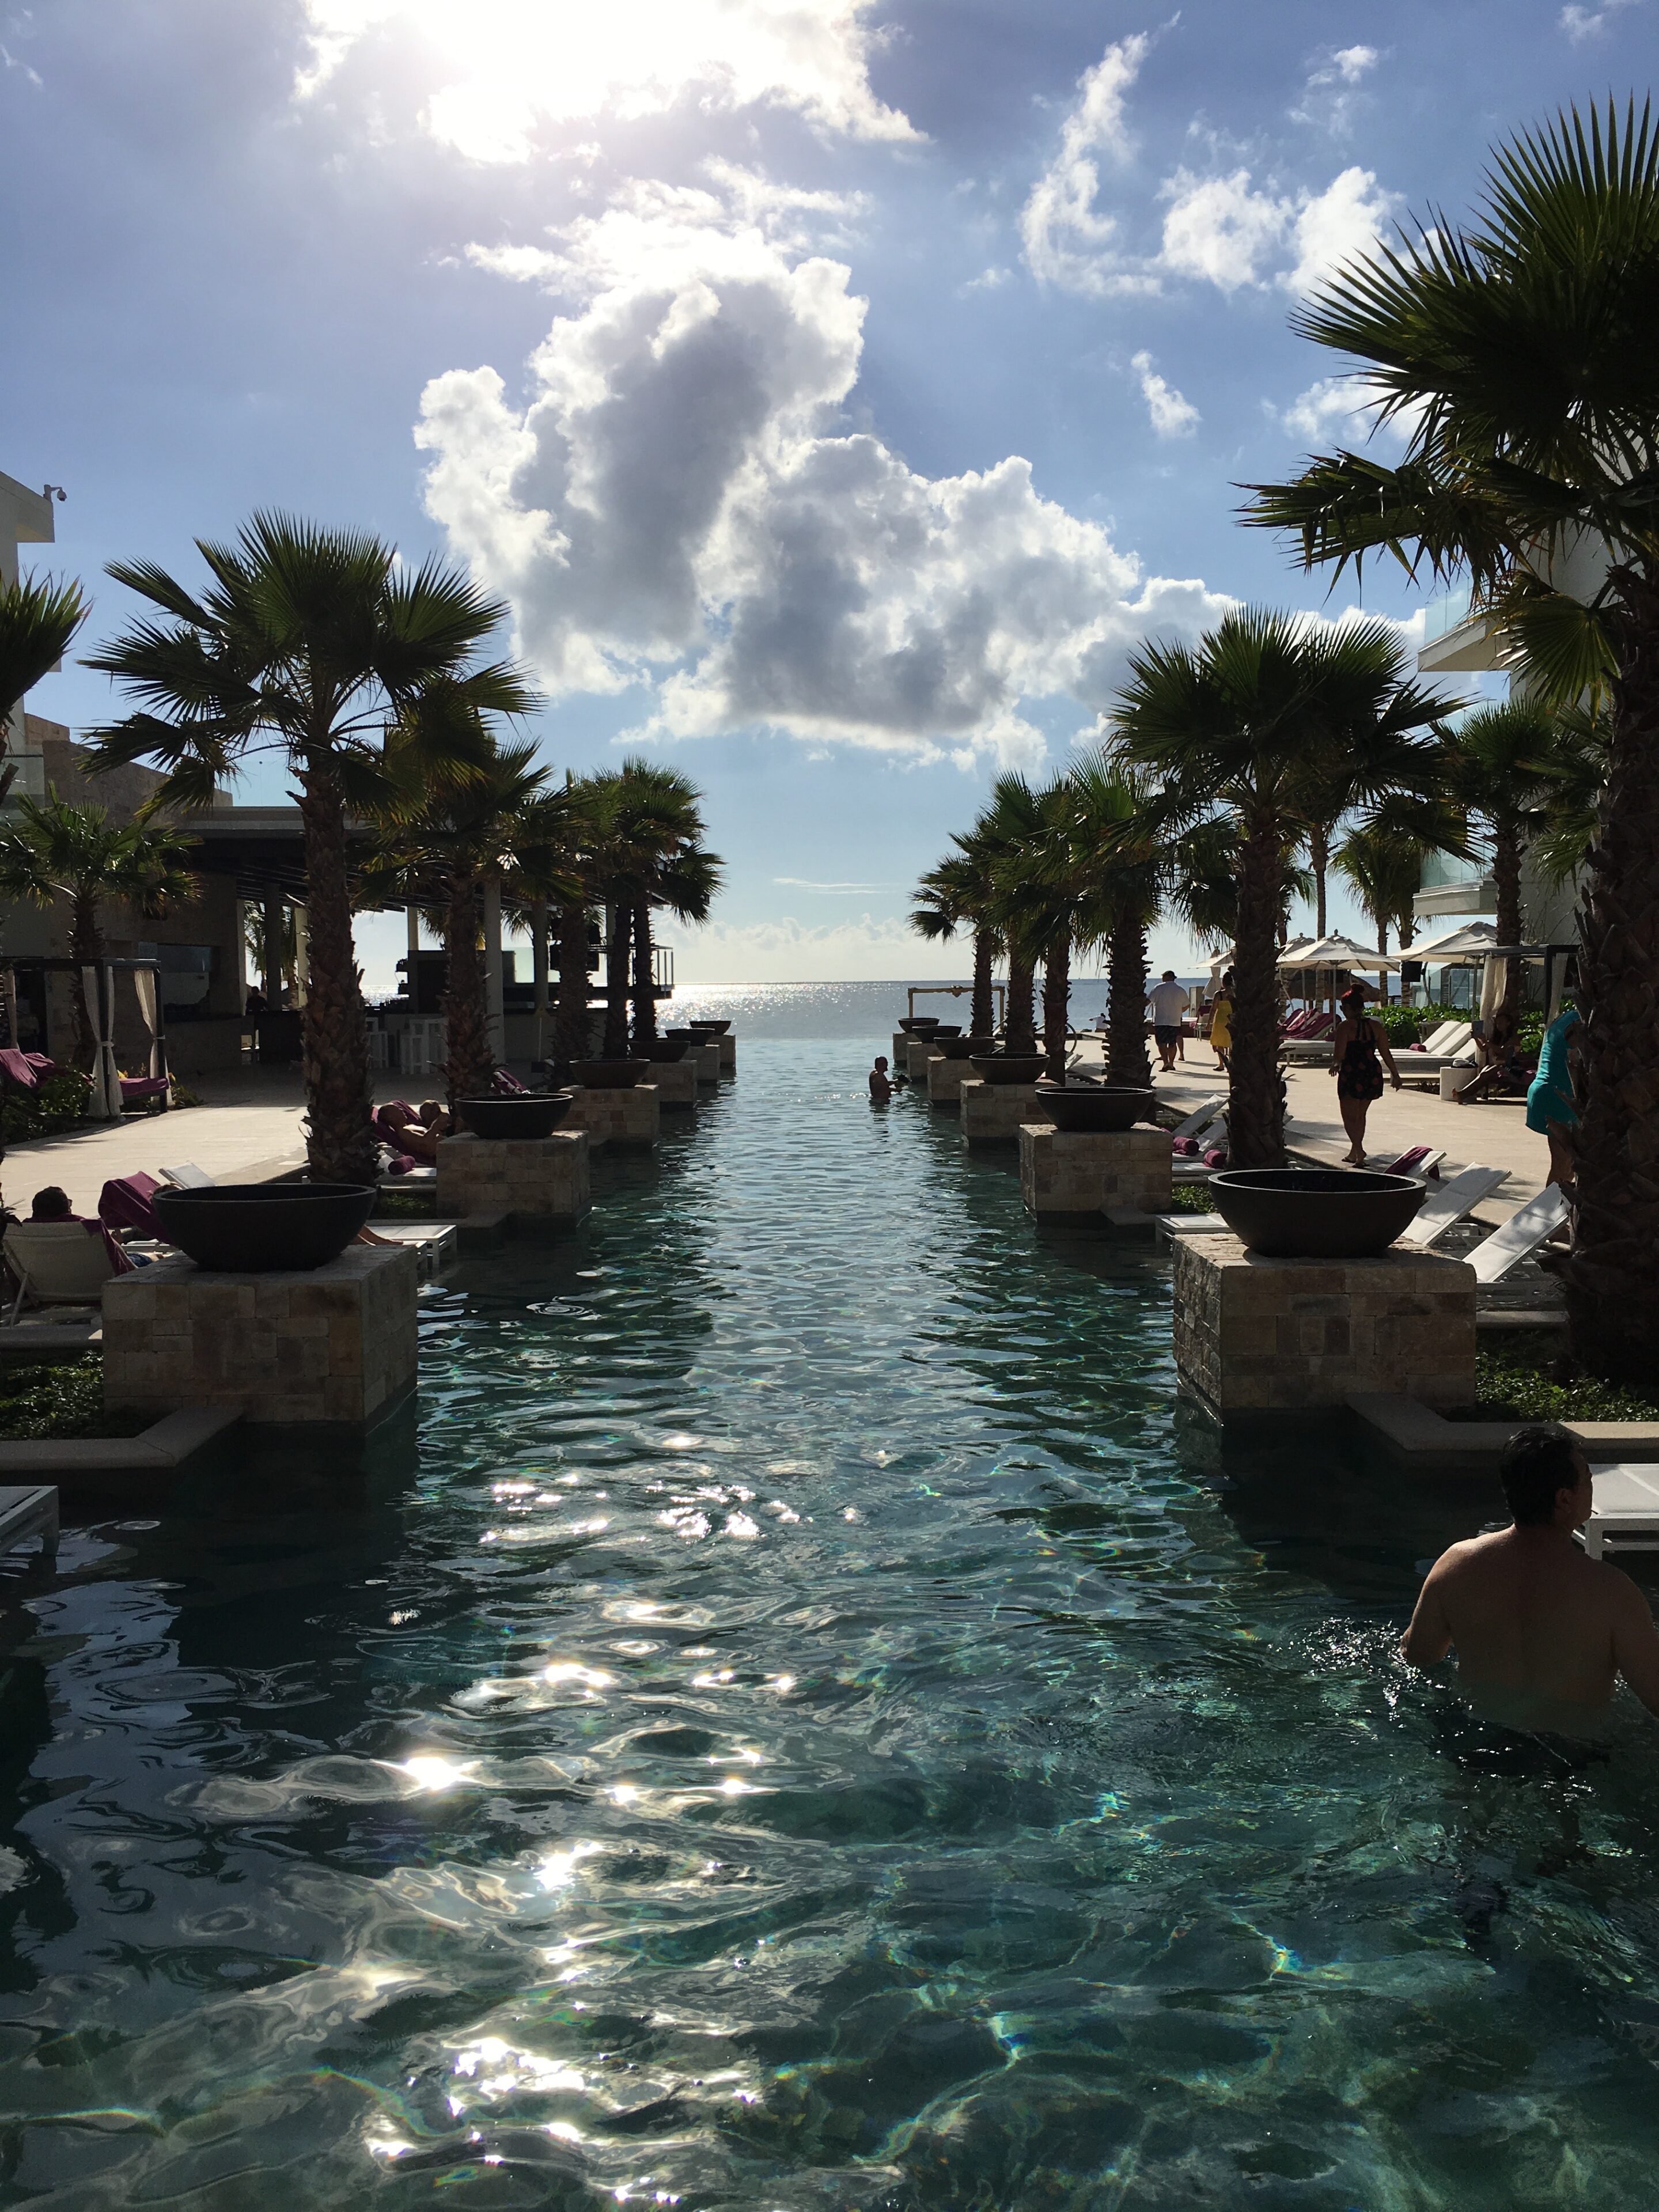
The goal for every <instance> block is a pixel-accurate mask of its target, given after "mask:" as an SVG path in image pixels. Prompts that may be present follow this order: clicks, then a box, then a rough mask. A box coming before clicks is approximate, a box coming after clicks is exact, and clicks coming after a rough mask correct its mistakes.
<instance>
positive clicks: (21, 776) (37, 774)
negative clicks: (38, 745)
mask: <svg viewBox="0 0 1659 2212" xmlns="http://www.w3.org/2000/svg"><path fill="white" fill-rule="evenodd" d="M8 768H9V769H11V770H12V771H13V774H12V779H11V784H10V787H9V790H8V791H7V793H6V803H7V804H8V805H9V804H10V802H11V801H12V800H13V799H44V798H45V797H46V755H45V754H44V753H25V752H18V751H16V750H14V748H13V747H11V746H10V745H8V746H7V747H6V750H5V754H4V757H3V758H0V769H8Z"/></svg>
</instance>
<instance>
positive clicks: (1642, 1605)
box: [1400, 1421, 1659, 1736]
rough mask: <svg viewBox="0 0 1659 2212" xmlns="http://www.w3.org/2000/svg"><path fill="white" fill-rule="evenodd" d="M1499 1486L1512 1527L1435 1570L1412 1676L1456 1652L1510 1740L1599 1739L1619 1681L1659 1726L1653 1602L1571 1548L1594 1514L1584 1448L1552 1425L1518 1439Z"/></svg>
mask: <svg viewBox="0 0 1659 2212" xmlns="http://www.w3.org/2000/svg"><path fill="white" fill-rule="evenodd" d="M1498 1474H1499V1478H1500V1480H1502V1482H1503V1485H1504V1498H1505V1499H1506V1500H1507V1502H1508V1504H1509V1509H1510V1514H1511V1515H1512V1516H1513V1520H1512V1522H1511V1525H1510V1527H1509V1528H1502V1529H1499V1530H1498V1532H1497V1533H1496V1534H1493V1535H1490V1536H1474V1537H1471V1538H1470V1539H1469V1541H1468V1542H1467V1543H1462V1544H1454V1545H1453V1546H1452V1547H1451V1549H1450V1550H1449V1552H1444V1553H1442V1554H1441V1556H1440V1558H1439V1559H1437V1560H1436V1561H1435V1563H1434V1565H1433V1566H1432V1567H1431V1569H1430V1571H1429V1578H1428V1580H1427V1581H1426V1582H1425V1583H1424V1585H1423V1589H1422V1593H1421V1595H1419V1598H1418V1601H1417V1610H1416V1611H1415V1613H1413V1615H1412V1624H1411V1626H1410V1627H1409V1628H1408V1629H1407V1631H1406V1634H1405V1638H1404V1639H1403V1641H1402V1642H1401V1647H1400V1649H1401V1654H1402V1655H1403V1656H1404V1657H1405V1660H1406V1662H1407V1665H1409V1666H1413V1667H1434V1666H1437V1665H1438V1663H1439V1662H1440V1661H1441V1660H1443V1658H1444V1657H1445V1656H1446V1654H1447V1653H1448V1652H1449V1650H1453V1649H1454V1648H1455V1650H1456V1652H1457V1682H1458V1687H1459V1689H1460V1690H1461V1691H1462V1693H1463V1695H1464V1696H1465V1697H1466V1698H1467V1699H1468V1702H1469V1704H1470V1705H1472V1706H1473V1707H1474V1711H1476V1712H1477V1713H1479V1714H1480V1715H1481V1716H1482V1717H1483V1718H1485V1719H1486V1720H1492V1721H1497V1722H1499V1723H1502V1724H1503V1725H1504V1727H1506V1728H1513V1729H1543V1730H1546V1731H1547V1732H1548V1733H1549V1734H1551V1735H1567V1736H1595V1735H1599V1734H1600V1733H1601V1729H1602V1728H1603V1726H1604V1724H1605V1723H1606V1720H1607V1710H1608V1707H1609V1706H1610V1705H1611V1704H1612V1701H1613V1686H1614V1685H1615V1683H1616V1682H1617V1681H1618V1680H1619V1678H1620V1675H1622V1676H1623V1677H1624V1679H1625V1680H1626V1682H1628V1683H1629V1684H1630V1686H1631V1687H1632V1690H1634V1691H1635V1692H1636V1694H1637V1696H1638V1698H1639V1699H1641V1700H1642V1703H1643V1704H1644V1705H1645V1706H1646V1707H1647V1709H1648V1711H1650V1713H1656V1714H1659V1631H1656V1629H1655V1627H1654V1625H1653V1615H1652V1613H1651V1612H1650V1610H1649V1607H1648V1601H1647V1600H1646V1598H1645V1597H1644V1596H1643V1595H1642V1593H1641V1591H1640V1590H1639V1589H1638V1588H1637V1586H1636V1584H1635V1583H1633V1582H1632V1580H1631V1578H1630V1577H1629V1576H1628V1575H1626V1574H1621V1573H1620V1571H1619V1569H1618V1568H1617V1567H1613V1566H1609V1565H1607V1561H1606V1560H1605V1559H1589V1558H1587V1557H1586V1555H1585V1554H1584V1553H1583V1552H1581V1551H1580V1550H1579V1548H1578V1547H1577V1545H1576V1544H1575V1543H1574V1542H1573V1540H1572V1538H1573V1531H1574V1529H1575V1528H1583V1525H1584V1523H1585V1522H1586V1521H1588V1520H1589V1516H1590V1510H1591V1506H1592V1504H1593V1502H1594V1500H1593V1496H1592V1491H1591V1484H1590V1471H1589V1462H1588V1461H1587V1460H1586V1459H1585V1457H1584V1453H1583V1446H1582V1445H1581V1444H1580V1443H1579V1442H1578V1440H1577V1437H1575V1436H1574V1435H1573V1434H1572V1433H1571V1431H1570V1430H1567V1429H1564V1428H1563V1427H1561V1426H1560V1425H1559V1423H1557V1422H1553V1421H1552V1422H1547V1423H1541V1424H1540V1425H1536V1426H1533V1427H1528V1428H1524V1429H1517V1430H1516V1432H1515V1434H1514V1435H1513V1436H1512V1437H1510V1441H1509V1443H1508V1444H1507V1446H1506V1447H1505V1448H1504V1457H1503V1460H1502V1462H1500V1465H1499V1468H1498Z"/></svg>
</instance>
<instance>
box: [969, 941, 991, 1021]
mask: <svg viewBox="0 0 1659 2212" xmlns="http://www.w3.org/2000/svg"><path fill="white" fill-rule="evenodd" d="M996 957H997V940H996V935H995V933H994V931H992V930H988V929H976V930H975V932H974V994H973V996H972V998H971V999H970V1000H969V1002H968V1006H969V1013H968V1034H969V1036H979V1037H987V1036H991V1035H992V1033H993V1032H994V1030H995V1028H996V1025H997V1023H996V1015H995V1013H994V1011H993V1002H992V997H991V971H992V969H993V968H994V966H995V964H996Z"/></svg>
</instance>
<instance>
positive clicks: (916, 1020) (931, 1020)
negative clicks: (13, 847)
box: [899, 1014, 939, 1036]
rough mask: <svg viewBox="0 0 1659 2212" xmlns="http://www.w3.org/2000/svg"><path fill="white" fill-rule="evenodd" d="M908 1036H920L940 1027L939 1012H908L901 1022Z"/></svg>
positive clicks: (901, 1026) (900, 1025)
mask: <svg viewBox="0 0 1659 2212" xmlns="http://www.w3.org/2000/svg"><path fill="white" fill-rule="evenodd" d="M899 1027H900V1028H901V1029H902V1030H903V1032H904V1034H905V1036H921V1035H922V1034H923V1033H924V1032H926V1031H927V1030H936V1029H937V1028H938V1027H939V1016H938V1015H937V1014H907V1015H906V1016H905V1018H904V1019H903V1020H902V1022H901V1023H900V1024H899Z"/></svg>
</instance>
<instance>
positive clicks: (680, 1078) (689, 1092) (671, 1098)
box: [651, 1058, 697, 1114]
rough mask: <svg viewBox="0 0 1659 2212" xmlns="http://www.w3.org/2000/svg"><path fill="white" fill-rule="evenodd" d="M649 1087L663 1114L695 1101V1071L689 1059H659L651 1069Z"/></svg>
mask: <svg viewBox="0 0 1659 2212" xmlns="http://www.w3.org/2000/svg"><path fill="white" fill-rule="evenodd" d="M651 1088H652V1089H653V1091H655V1092H656V1094H657V1103H658V1105H659V1107H660V1108H661V1109H662V1110H663V1112H664V1113H665V1114H666V1113H671V1112H675V1111H678V1110H679V1109H682V1108H690V1107H692V1106H695V1105H696V1103H697V1071H696V1068H695V1067H694V1066H692V1065H691V1062H690V1059H689V1058H688V1059H685V1060H658V1061H657V1062H656V1064H655V1066H653V1068H652V1070H651Z"/></svg>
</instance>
